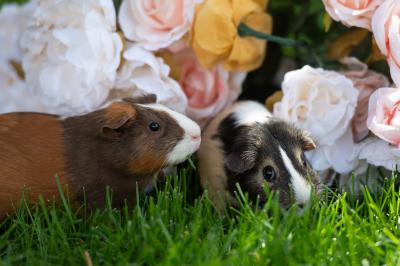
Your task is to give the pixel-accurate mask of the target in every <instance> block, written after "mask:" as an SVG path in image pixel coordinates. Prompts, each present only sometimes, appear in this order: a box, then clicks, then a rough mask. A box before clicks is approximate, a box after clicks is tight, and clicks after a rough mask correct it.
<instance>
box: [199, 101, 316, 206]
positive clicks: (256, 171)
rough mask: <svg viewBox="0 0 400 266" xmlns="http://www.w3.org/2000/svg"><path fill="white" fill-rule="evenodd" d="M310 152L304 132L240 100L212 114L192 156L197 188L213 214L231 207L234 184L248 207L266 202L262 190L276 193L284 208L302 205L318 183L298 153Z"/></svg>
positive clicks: (303, 158) (255, 105)
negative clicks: (195, 155) (213, 207)
mask: <svg viewBox="0 0 400 266" xmlns="http://www.w3.org/2000/svg"><path fill="white" fill-rule="evenodd" d="M314 148H315V144H314V142H313V141H312V139H311V138H310V137H309V136H308V134H306V133H305V132H303V131H301V130H299V129H297V128H296V127H294V126H293V125H291V124H289V123H286V122H284V121H282V120H279V119H277V118H273V117H272V115H271V113H270V112H269V111H268V110H267V109H266V108H265V107H264V106H263V105H261V104H259V103H257V102H253V101H242V102H238V103H236V104H234V105H233V106H231V107H230V108H228V109H225V110H224V111H222V112H221V113H220V114H219V115H217V116H216V117H215V118H214V119H213V120H212V121H211V122H210V124H209V125H208V127H207V128H206V130H205V132H204V133H203V136H202V144H201V145H200V149H199V151H198V159H199V171H200V178H201V184H202V186H203V188H205V189H207V190H208V195H209V197H210V199H211V201H212V202H213V203H214V204H215V205H216V207H217V209H223V207H224V206H227V205H228V206H229V205H230V206H236V205H237V200H236V197H235V194H234V192H235V191H237V185H236V184H239V185H240V188H241V190H242V191H243V192H244V193H246V192H247V193H248V196H249V199H250V200H251V201H253V202H255V200H256V199H257V198H258V199H259V203H260V204H261V205H262V204H264V203H265V201H266V199H267V195H265V192H264V191H265V190H264V186H265V185H268V186H269V189H270V190H271V191H275V192H276V191H277V192H279V201H280V203H281V204H282V206H284V207H289V206H291V205H292V204H294V203H297V204H298V205H299V206H303V205H304V204H306V203H307V202H308V201H309V199H310V196H311V192H312V187H313V186H314V187H316V188H317V191H319V178H318V176H317V175H316V173H315V172H314V170H313V169H312V168H311V166H310V164H309V163H308V162H307V160H306V158H305V156H304V151H307V150H311V149H314Z"/></svg>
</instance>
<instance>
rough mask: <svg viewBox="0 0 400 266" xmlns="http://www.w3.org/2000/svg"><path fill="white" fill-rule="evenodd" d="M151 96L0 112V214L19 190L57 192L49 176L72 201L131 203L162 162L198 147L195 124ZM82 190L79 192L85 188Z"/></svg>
mask: <svg viewBox="0 0 400 266" xmlns="http://www.w3.org/2000/svg"><path fill="white" fill-rule="evenodd" d="M155 101H156V97H155V95H146V96H143V97H138V98H134V99H123V100H120V101H115V102H112V103H110V104H108V105H106V106H104V107H103V108H102V109H100V110H97V111H94V112H91V113H88V114H84V115H80V116H74V117H67V118H60V117H58V116H54V115H48V114H40V113H9V114H4V115H0V183H1V189H0V217H3V216H4V215H6V214H7V213H9V212H11V211H12V210H13V204H14V205H15V204H17V203H18V201H19V200H20V199H21V195H22V192H23V190H24V189H25V190H26V191H27V193H28V194H29V197H30V199H31V200H36V199H37V198H38V197H39V196H40V195H41V196H43V197H44V198H45V199H47V200H50V199H53V198H55V199H59V192H58V190H57V185H56V179H55V175H58V176H59V179H60V183H61V185H62V186H63V188H64V189H65V190H66V191H67V192H68V195H69V197H70V199H72V202H76V203H82V202H83V200H84V197H86V198H85V199H86V202H87V203H88V204H89V205H91V206H99V207H101V206H103V204H104V201H105V197H106V190H107V186H109V188H110V189H112V193H113V198H112V200H113V202H112V203H113V206H114V207H121V206H123V205H124V201H125V199H126V200H127V202H128V205H129V204H132V203H133V201H134V199H135V191H136V185H137V186H138V189H139V191H141V190H142V191H143V190H146V189H147V188H148V187H149V186H152V185H153V183H154V181H155V178H156V177H157V175H158V173H159V172H160V170H161V169H163V168H164V167H165V166H168V165H174V164H177V163H180V162H182V161H184V160H185V159H186V158H187V157H188V156H189V155H191V154H192V153H194V152H195V151H196V150H197V149H198V148H199V146H200V140H201V132H200V128H199V126H198V125H197V124H196V123H195V122H193V121H192V120H190V119H189V118H187V117H186V116H184V115H182V114H179V113H177V112H174V111H172V110H170V109H168V108H166V107H165V106H162V105H159V104H156V103H155ZM84 194H85V195H84Z"/></svg>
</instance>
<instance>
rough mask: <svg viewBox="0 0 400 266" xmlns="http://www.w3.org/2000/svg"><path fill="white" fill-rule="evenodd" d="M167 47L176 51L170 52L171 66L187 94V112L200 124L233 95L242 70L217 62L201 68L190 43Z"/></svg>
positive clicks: (223, 105) (235, 93)
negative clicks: (226, 68)
mask: <svg viewBox="0 0 400 266" xmlns="http://www.w3.org/2000/svg"><path fill="white" fill-rule="evenodd" d="M176 47H177V46H175V47H174V48H176ZM168 50H169V51H178V52H177V53H173V54H172V58H173V60H174V63H173V66H172V68H173V69H174V68H175V73H177V77H176V78H177V79H178V81H179V83H180V85H181V87H182V90H183V91H184V93H185V94H186V97H187V98H188V108H187V115H188V116H189V117H190V118H192V119H193V120H195V121H196V122H198V123H199V124H200V125H201V126H204V125H205V124H206V123H207V121H208V120H209V119H210V118H212V117H213V116H214V115H216V114H217V113H218V112H219V111H221V110H222V109H223V108H225V107H227V106H229V105H230V104H232V103H233V102H234V101H235V100H236V99H237V97H238V96H239V93H240V92H241V85H242V83H243V80H244V78H245V76H246V74H245V73H241V72H227V71H226V70H225V69H224V68H223V67H222V66H221V65H217V66H216V67H214V68H213V69H210V70H208V69H205V68H204V67H203V66H201V65H200V64H199V62H198V61H197V59H196V56H195V54H194V52H193V50H192V49H191V48H190V47H187V48H186V49H182V46H181V47H180V49H168ZM176 68H178V70H177V69H176ZM176 70H177V71H176Z"/></svg>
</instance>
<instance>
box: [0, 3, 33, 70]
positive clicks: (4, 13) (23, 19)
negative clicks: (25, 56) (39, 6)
mask: <svg viewBox="0 0 400 266" xmlns="http://www.w3.org/2000/svg"><path fill="white" fill-rule="evenodd" d="M34 7H35V4H34V2H30V3H28V4H25V5H22V6H20V5H17V4H7V5H4V6H3V7H1V8H0V61H3V62H5V61H9V60H16V61H20V60H21V57H22V54H21V48H20V39H21V34H22V32H23V31H24V30H25V28H26V27H27V22H28V19H29V18H30V15H31V13H33V10H34Z"/></svg>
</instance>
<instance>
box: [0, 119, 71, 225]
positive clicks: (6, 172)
mask: <svg viewBox="0 0 400 266" xmlns="http://www.w3.org/2000/svg"><path fill="white" fill-rule="evenodd" d="M64 162H65V159H64V146H63V129H62V127H61V124H60V123H59V121H58V120H57V118H56V117H54V116H49V115H42V114H34V113H12V114H6V115H2V116H0V180H1V188H0V217H3V216H4V215H6V214H7V213H10V212H11V211H12V209H13V205H12V204H10V203H11V202H12V203H13V204H14V205H17V204H18V202H19V200H20V199H21V195H22V193H23V192H24V191H25V192H28V193H29V197H30V199H31V200H37V199H38V197H39V195H42V196H43V197H44V198H45V199H47V200H50V199H53V198H54V197H56V198H58V190H57V186H56V182H55V175H56V174H57V175H58V176H59V178H60V182H61V184H66V180H67V178H68V177H67V175H66V172H65V163H64Z"/></svg>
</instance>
